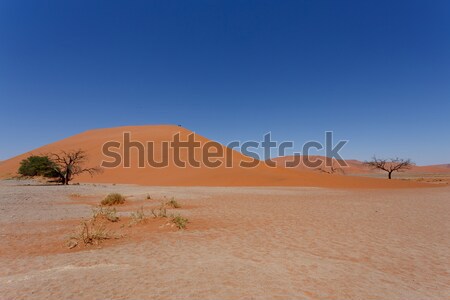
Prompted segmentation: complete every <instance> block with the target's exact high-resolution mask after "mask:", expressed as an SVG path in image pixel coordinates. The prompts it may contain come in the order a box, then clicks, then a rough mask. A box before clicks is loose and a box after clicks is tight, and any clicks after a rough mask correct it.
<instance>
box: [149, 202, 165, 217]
mask: <svg viewBox="0 0 450 300" xmlns="http://www.w3.org/2000/svg"><path fill="white" fill-rule="evenodd" d="M152 215H153V217H155V218H167V208H166V205H165V203H161V205H160V207H158V208H153V209H152Z"/></svg>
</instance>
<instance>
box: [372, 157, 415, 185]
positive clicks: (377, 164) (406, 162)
mask: <svg viewBox="0 0 450 300" xmlns="http://www.w3.org/2000/svg"><path fill="white" fill-rule="evenodd" d="M364 164H365V165H366V166H368V167H370V168H372V169H379V170H383V171H385V172H388V178H389V179H392V173H393V172H403V171H405V170H407V169H410V168H411V167H412V166H413V165H414V163H413V162H411V160H410V159H401V158H398V157H397V158H393V159H379V158H376V157H375V156H374V157H373V158H372V160H371V161H366V162H364Z"/></svg>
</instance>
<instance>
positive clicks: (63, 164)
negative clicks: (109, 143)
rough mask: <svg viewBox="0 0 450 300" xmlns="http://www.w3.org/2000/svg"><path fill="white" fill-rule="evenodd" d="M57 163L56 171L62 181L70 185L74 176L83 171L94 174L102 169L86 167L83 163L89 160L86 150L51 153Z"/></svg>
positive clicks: (53, 160) (51, 157) (52, 158)
mask: <svg viewBox="0 0 450 300" xmlns="http://www.w3.org/2000/svg"><path fill="white" fill-rule="evenodd" d="M49 157H50V159H51V160H52V162H53V163H54V164H55V172H56V173H57V174H58V176H59V178H60V180H61V183H62V184H64V185H68V184H69V182H70V181H71V180H72V179H73V177H74V176H77V175H80V174H82V173H89V174H90V175H91V176H93V175H94V174H96V173H99V172H100V171H101V170H100V168H98V167H94V168H85V167H84V166H83V165H84V164H85V163H86V162H87V155H86V152H85V151H83V150H81V149H80V150H75V151H61V152H60V153H52V154H50V155H49Z"/></svg>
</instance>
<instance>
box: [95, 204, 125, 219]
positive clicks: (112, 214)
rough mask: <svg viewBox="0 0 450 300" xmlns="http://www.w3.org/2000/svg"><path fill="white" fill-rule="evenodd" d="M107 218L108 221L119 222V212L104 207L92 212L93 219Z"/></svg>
mask: <svg viewBox="0 0 450 300" xmlns="http://www.w3.org/2000/svg"><path fill="white" fill-rule="evenodd" d="M101 217H103V218H105V219H106V220H108V221H110V222H117V221H119V217H118V216H117V211H116V209H115V208H110V207H108V208H103V207H101V206H100V207H99V208H97V209H93V210H92V218H93V219H96V218H101Z"/></svg>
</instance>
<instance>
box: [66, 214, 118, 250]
mask: <svg viewBox="0 0 450 300" xmlns="http://www.w3.org/2000/svg"><path fill="white" fill-rule="evenodd" d="M110 238H111V235H110V234H109V232H108V230H107V229H106V226H105V224H104V223H103V222H100V221H98V219H97V218H92V219H90V220H87V221H86V220H84V221H82V222H81V225H80V227H79V228H78V230H77V232H76V233H75V234H74V235H73V236H72V237H71V238H70V240H69V243H68V245H67V246H68V247H69V248H74V247H76V246H78V245H79V244H80V243H83V244H84V245H98V244H100V242H101V241H103V240H107V239H110Z"/></svg>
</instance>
